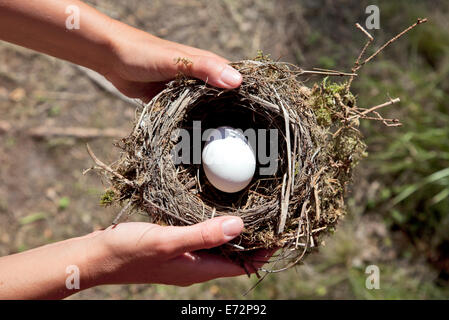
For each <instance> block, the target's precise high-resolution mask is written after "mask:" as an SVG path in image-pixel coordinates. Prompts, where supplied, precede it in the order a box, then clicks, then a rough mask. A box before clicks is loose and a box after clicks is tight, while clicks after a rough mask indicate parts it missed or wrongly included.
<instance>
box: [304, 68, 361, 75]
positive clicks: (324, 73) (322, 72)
mask: <svg viewBox="0 0 449 320" xmlns="http://www.w3.org/2000/svg"><path fill="white" fill-rule="evenodd" d="M314 69H316V68H314ZM301 74H320V75H326V76H341V77H342V76H351V77H356V76H357V74H356V73H348V72H340V71H336V72H333V71H332V72H331V71H316V70H302V71H301Z"/></svg>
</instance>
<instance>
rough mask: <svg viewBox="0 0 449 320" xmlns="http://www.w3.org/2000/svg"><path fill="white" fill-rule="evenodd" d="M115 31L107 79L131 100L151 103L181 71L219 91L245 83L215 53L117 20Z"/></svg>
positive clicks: (226, 61)
mask: <svg viewBox="0 0 449 320" xmlns="http://www.w3.org/2000/svg"><path fill="white" fill-rule="evenodd" d="M112 29H113V30H114V31H113V32H111V34H113V38H112V39H111V40H110V43H111V48H112V49H111V50H112V51H113V59H112V60H111V63H110V64H109V66H108V67H107V68H106V70H105V71H104V76H105V77H106V78H107V79H108V80H109V81H111V82H112V83H113V84H114V86H115V87H116V88H117V89H118V90H120V91H121V92H122V93H123V94H125V95H127V96H129V97H132V98H141V99H142V100H144V101H148V100H150V99H151V98H152V97H153V96H154V95H156V94H157V93H158V92H159V91H160V90H162V89H163V87H164V84H165V83H166V82H167V81H168V80H171V79H173V78H175V76H176V75H177V74H178V72H182V73H183V74H185V75H188V76H192V77H195V78H198V79H201V80H203V81H205V82H207V83H209V84H211V85H213V86H216V87H219V88H226V89H232V88H236V87H238V86H239V85H240V84H241V82H242V76H241V74H240V73H239V72H238V71H237V70H235V69H234V68H232V67H231V66H229V65H228V62H229V61H228V60H226V59H224V58H222V57H220V56H218V55H216V54H213V53H212V52H209V51H205V50H201V49H197V48H193V47H189V46H185V45H181V44H178V43H174V42H171V41H167V40H163V39H160V38H158V37H155V36H152V35H150V34H148V33H146V32H143V31H140V30H137V29H134V28H131V27H129V26H127V25H124V24H122V23H117V22H115V21H114V22H113V27H112Z"/></svg>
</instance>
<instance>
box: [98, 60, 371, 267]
mask: <svg viewBox="0 0 449 320" xmlns="http://www.w3.org/2000/svg"><path fill="white" fill-rule="evenodd" d="M232 66H233V67H234V68H236V69H237V70H239V71H240V73H241V74H242V76H243V82H242V85H241V86H240V87H239V88H237V89H234V90H225V89H218V88H214V87H212V86H209V85H206V84H205V83H204V82H202V81H200V80H196V79H190V78H186V77H183V76H180V77H178V78H177V79H176V80H174V81H172V82H170V83H169V84H168V85H167V87H166V89H165V90H163V91H162V92H160V93H159V94H158V95H157V96H156V97H154V98H153V99H152V100H151V102H150V103H148V104H146V105H145V106H144V107H143V108H142V111H141V112H140V114H139V115H138V117H137V120H136V124H135V128H134V130H133V132H132V133H131V134H130V135H129V136H128V137H126V138H124V139H122V140H121V142H120V143H118V146H119V147H120V148H121V149H122V155H121V157H120V159H119V160H118V161H117V162H115V163H114V164H113V165H112V166H110V167H109V166H101V167H102V170H103V172H104V173H105V174H106V176H107V177H108V179H109V181H110V183H111V187H110V188H109V189H108V190H107V191H106V193H105V194H104V196H103V198H102V202H103V203H104V204H111V203H114V202H120V203H122V204H124V207H123V210H122V211H121V213H124V212H125V211H128V212H133V211H136V210H137V211H140V212H144V213H145V214H147V215H148V216H149V217H150V218H151V221H152V222H154V223H158V224H162V225H175V226H186V225H192V224H196V223H199V222H202V221H205V220H207V219H210V218H212V217H218V216H225V215H235V216H239V217H241V218H242V220H243V222H244V225H245V227H244V231H243V233H242V234H241V235H240V236H238V237H237V238H235V239H234V240H233V241H231V242H230V243H227V244H226V245H224V246H222V247H221V248H220V250H221V252H222V253H224V254H226V255H227V256H230V257H232V258H237V259H239V260H242V259H243V260H245V256H247V255H246V253H247V252H251V251H253V250H256V249H260V248H266V249H272V248H282V249H283V251H282V252H283V253H281V256H282V257H283V258H286V259H276V260H277V261H280V260H283V261H288V264H287V267H288V266H291V265H294V264H296V263H297V262H298V261H299V260H300V259H301V258H302V257H303V256H304V255H305V253H307V252H308V251H309V249H310V248H313V247H316V246H317V245H318V244H319V243H320V239H321V236H322V235H323V234H325V233H327V232H329V231H330V232H332V231H333V226H334V225H335V224H336V222H337V221H338V220H339V218H341V217H342V216H343V215H344V214H345V212H346V209H345V202H344V195H345V190H346V187H347V184H348V182H349V181H350V178H351V174H352V171H353V168H354V167H355V165H356V164H357V163H358V161H359V160H360V159H361V158H362V157H363V156H364V155H365V144H364V143H363V141H362V137H361V134H360V132H359V130H358V129H357V126H358V119H359V116H357V107H356V104H355V102H356V101H355V98H354V96H353V95H352V94H351V93H350V92H349V87H348V85H347V83H341V84H339V83H332V82H329V80H328V78H326V79H325V80H324V81H322V82H320V83H318V84H316V85H314V86H313V87H312V88H310V87H307V86H306V85H305V84H304V83H303V82H302V81H301V80H300V78H301V76H304V75H306V74H309V73H320V72H309V71H305V70H302V69H300V68H298V67H296V66H293V65H290V64H287V63H281V62H274V61H271V60H269V59H268V58H266V57H264V56H259V57H258V58H256V59H255V60H245V61H240V62H236V63H232ZM329 74H331V75H343V76H344V75H347V74H342V73H334V72H330V73H329ZM354 115H355V116H354ZM351 117H352V118H351ZM198 123H200V124H201V127H198V125H196V126H195V124H198ZM219 126H231V127H234V128H239V129H241V130H242V131H243V132H244V133H245V132H247V131H246V130H247V129H256V128H257V129H265V130H266V129H268V130H271V131H273V132H276V133H277V137H276V138H275V139H276V140H275V141H274V140H273V137H271V136H270V137H271V140H270V139H268V142H267V141H258V144H263V143H265V144H266V147H267V148H268V149H270V147H272V145H273V142H276V143H275V145H277V150H269V153H270V154H271V153H272V154H275V155H276V157H275V159H274V163H271V169H270V168H267V167H266V165H265V166H264V164H263V163H261V161H260V159H258V162H257V165H256V174H255V176H254V178H253V180H252V181H251V183H250V184H249V185H248V186H247V187H246V188H245V189H244V190H242V191H240V192H236V193H225V192H222V191H219V190H217V189H216V188H214V187H213V186H212V185H211V184H210V183H209V182H208V180H207V178H206V177H205V174H204V171H203V169H202V166H201V163H195V161H194V160H192V158H193V159H194V158H195V155H190V157H189V154H190V153H194V151H195V150H194V149H195V148H194V146H193V145H194V144H195V142H192V145H191V146H190V149H189V150H188V152H186V151H185V150H184V151H183V152H186V154H187V160H191V161H184V162H179V161H177V159H178V160H179V158H177V157H179V150H177V146H179V144H180V139H181V138H182V136H181V135H180V134H179V132H180V129H183V130H185V132H188V133H189V135H190V136H192V137H194V136H195V134H197V137H198V134H199V137H201V135H202V134H203V133H204V131H205V130H206V129H209V128H216V127H219ZM195 130H197V132H196V133H195ZM267 135H269V133H267ZM258 138H260V136H259V137H258ZM200 143H202V145H204V141H202V142H200ZM258 147H259V146H258ZM185 156H186V155H185V154H184V155H182V156H181V157H185ZM183 159H186V158H183ZM273 164H274V165H273ZM273 167H274V169H273ZM270 170H271V172H270ZM125 203H126V204H125ZM283 268H285V266H283V267H282V269H283Z"/></svg>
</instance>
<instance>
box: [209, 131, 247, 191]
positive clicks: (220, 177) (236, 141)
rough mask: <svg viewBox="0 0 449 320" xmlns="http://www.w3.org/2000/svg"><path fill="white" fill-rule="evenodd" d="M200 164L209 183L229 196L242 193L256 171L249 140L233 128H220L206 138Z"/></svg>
mask: <svg viewBox="0 0 449 320" xmlns="http://www.w3.org/2000/svg"><path fill="white" fill-rule="evenodd" d="M202 161H203V168H204V172H205V173H206V177H207V179H208V180H209V182H210V183H211V184H212V185H213V186H214V187H215V188H217V189H218V190H221V191H224V192H228V193H234V192H238V191H240V190H242V189H244V188H245V187H246V186H247V185H248V184H249V183H250V182H251V179H252V178H253V176H254V172H255V170H256V157H255V154H254V151H253V149H252V148H251V146H250V144H249V143H248V140H247V139H246V138H245V136H244V135H243V134H242V133H241V132H240V131H238V130H236V129H234V128H232V127H226V126H225V127H219V128H217V129H215V130H213V131H212V132H211V133H210V134H209V135H208V136H207V138H206V143H205V145H204V149H203V153H202Z"/></svg>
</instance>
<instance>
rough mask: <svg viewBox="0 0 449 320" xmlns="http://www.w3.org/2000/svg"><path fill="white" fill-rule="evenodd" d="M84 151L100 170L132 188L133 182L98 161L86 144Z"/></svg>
mask: <svg viewBox="0 0 449 320" xmlns="http://www.w3.org/2000/svg"><path fill="white" fill-rule="evenodd" d="M86 149H87V152H88V153H89V155H90V157H91V158H92V160H94V162H95V164H96V165H97V166H99V167H100V168H102V169H104V170H105V171H107V172H109V173H111V174H113V175H114V176H116V177H117V178H119V179H120V180H122V181H123V182H124V183H126V184H127V185H129V186H132V187H134V183H133V182H131V181H129V180H128V179H126V178H125V177H124V176H122V175H121V174H120V173H118V172H116V171H114V170H113V169H112V168H111V167H110V166H108V165H106V164H104V163H103V162H102V161H101V160H100V159H98V158H97V156H96V155H95V154H94V153H93V152H92V149H91V148H90V146H89V144H88V143H86Z"/></svg>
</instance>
